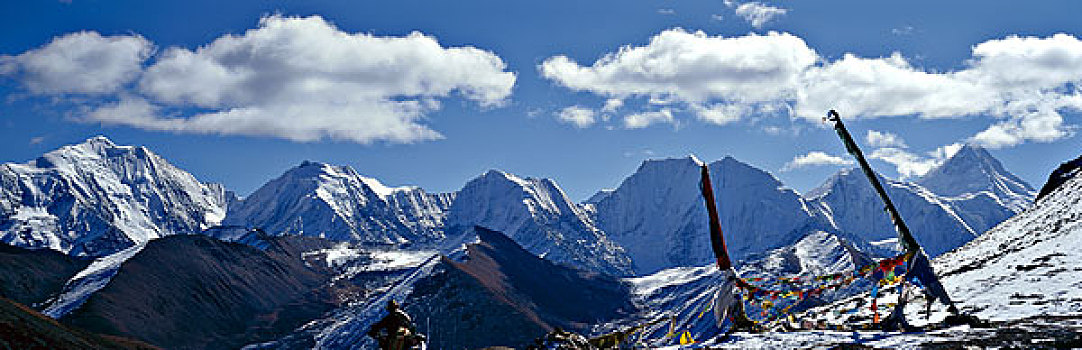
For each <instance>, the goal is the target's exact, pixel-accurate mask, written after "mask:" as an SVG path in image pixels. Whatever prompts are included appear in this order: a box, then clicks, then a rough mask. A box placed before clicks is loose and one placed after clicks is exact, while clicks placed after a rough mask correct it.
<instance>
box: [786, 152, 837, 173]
mask: <svg viewBox="0 0 1082 350" xmlns="http://www.w3.org/2000/svg"><path fill="white" fill-rule="evenodd" d="M852 164H853V161H852V160H850V159H848V158H843V157H839V156H833V155H829V154H826V153H825V152H822V151H811V152H808V153H806V154H803V155H799V156H796V157H795V158H793V160H791V161H789V162H788V163H785V166H784V167H782V168H781V171H793V170H796V169H800V168H804V167H809V166H820V165H852Z"/></svg>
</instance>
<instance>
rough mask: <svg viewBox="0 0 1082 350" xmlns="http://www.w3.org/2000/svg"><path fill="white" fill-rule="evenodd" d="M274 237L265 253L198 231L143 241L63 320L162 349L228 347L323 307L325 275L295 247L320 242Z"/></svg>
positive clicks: (327, 304)
mask: <svg viewBox="0 0 1082 350" xmlns="http://www.w3.org/2000/svg"><path fill="white" fill-rule="evenodd" d="M311 240H312V239H307V240H306V239H304V238H301V237H281V238H274V239H273V240H272V241H271V242H269V247H268V248H267V249H266V250H260V249H257V248H253V247H250V246H247V245H243V244H237V243H229V242H222V241H219V240H216V239H214V238H211V237H207V236H201V235H191V236H170V237H166V238H163V239H158V240H154V241H151V242H150V243H148V244H147V246H146V248H145V249H143V250H142V251H141V252H139V253H138V254H136V255H135V256H134V257H133V258H131V259H129V260H128V261H126V262H124V263H123V265H122V266H121V267H120V270H119V272H117V274H116V276H115V277H114V278H113V279H112V281H110V282H109V284H108V285H107V286H105V288H103V289H101V290H100V291H99V292H97V293H95V294H94V295H92V296H90V298H89V299H88V300H87V301H86V303H85V304H84V305H83V306H82V307H81V308H79V309H76V310H75V311H73V312H71V313H70V314H68V315H67V316H64V317H63V318H62V319H61V320H62V321H63V323H65V324H68V325H72V326H75V327H79V328H83V329H87V330H90V331H93V332H99V333H104V334H111V335H118V336H125V337H131V338H134V339H140V340H143V341H146V342H148V343H151V344H154V345H158V346H162V347H165V348H213V349H228V348H236V347H239V346H241V345H244V344H248V343H252V342H258V341H266V340H270V339H274V338H276V337H278V336H280V335H281V334H283V333H285V332H287V331H289V330H291V329H293V328H295V327H298V326H300V325H301V324H303V323H304V322H307V321H308V320H311V319H313V318H315V317H317V316H319V315H321V314H322V313H323V312H325V311H327V310H329V309H330V308H331V307H332V306H333V304H334V303H335V300H334V298H333V295H331V291H330V290H327V289H326V288H324V284H325V283H327V282H328V281H329V279H330V275H329V274H327V273H325V272H321V271H319V270H316V269H313V268H310V267H308V266H307V265H306V264H305V263H304V262H303V260H302V258H301V255H302V254H301V252H303V251H307V250H311V249H314V248H317V247H322V246H326V242H321V241H311Z"/></svg>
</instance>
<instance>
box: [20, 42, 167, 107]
mask: <svg viewBox="0 0 1082 350" xmlns="http://www.w3.org/2000/svg"><path fill="white" fill-rule="evenodd" d="M153 51H154V46H153V45H152V44H151V43H150V42H149V41H147V40H146V39H144V38H143V37H141V36H138V35H119V36H102V35H101V34H98V33H97V32H78V33H71V34H67V35H64V36H60V37H56V38H54V39H53V41H52V42H50V43H48V44H46V45H44V46H42V47H40V48H37V49H33V50H30V51H27V52H24V53H22V54H19V55H16V56H0V75H5V76H9V77H13V78H15V79H17V80H20V81H21V82H22V83H23V85H24V86H26V88H27V90H29V91H30V92H31V93H33V94H39V95H58V94H108V93H113V92H116V91H118V90H120V89H121V87H123V86H124V85H125V84H128V83H130V82H132V81H133V80H135V79H136V78H137V77H138V76H139V73H140V72H141V71H142V68H143V66H142V64H143V61H145V60H146V59H147V58H148V57H150V55H151V53H152V52H153Z"/></svg>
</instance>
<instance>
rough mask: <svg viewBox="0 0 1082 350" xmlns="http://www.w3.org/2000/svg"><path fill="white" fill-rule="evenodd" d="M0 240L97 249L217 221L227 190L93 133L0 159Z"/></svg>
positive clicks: (74, 250) (75, 250)
mask: <svg viewBox="0 0 1082 350" xmlns="http://www.w3.org/2000/svg"><path fill="white" fill-rule="evenodd" d="M0 183H2V184H3V187H2V188H0V228H3V229H2V230H0V240H2V241H4V242H6V243H9V244H14V245H19V246H25V247H33V248H50V249H54V250H58V251H62V252H65V253H70V254H75V255H91V256H102V255H108V254H111V253H113V252H117V251H119V250H122V249H124V248H127V247H129V246H132V245H134V244H139V243H145V242H146V241H148V240H151V239H154V238H159V237H164V236H168V235H174V234H190V233H197V232H199V231H201V230H203V229H206V228H208V227H210V226H213V225H217V224H218V223H219V222H220V221H221V220H222V218H223V217H224V214H225V206H226V204H227V201H228V199H227V194H226V192H225V190H224V188H222V186H220V185H216V184H204V183H202V182H199V181H198V180H196V179H195V177H194V176H192V175H191V174H189V173H187V172H185V171H183V170H181V169H179V168H177V167H175V166H173V165H172V164H169V162H167V161H165V160H164V159H163V158H161V157H159V156H158V155H156V154H154V153H153V152H151V151H150V150H148V149H147V148H145V147H135V146H118V145H116V144H115V143H113V142H112V141H110V140H109V139H108V138H105V137H103V136H97V137H93V138H90V139H88V140H86V141H85V142H83V143H80V144H76V145H70V146H64V147H61V148H59V149H57V150H54V151H51V152H48V153H46V154H45V155H43V156H41V157H39V158H38V159H36V160H34V161H31V162H29V163H25V164H12V163H8V164H4V165H0Z"/></svg>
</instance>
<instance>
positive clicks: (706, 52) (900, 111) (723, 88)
mask: <svg viewBox="0 0 1082 350" xmlns="http://www.w3.org/2000/svg"><path fill="white" fill-rule="evenodd" d="M731 5H732V6H736V3H731ZM745 5H746V4H745ZM741 6H742V5H741ZM972 52H973V54H972V58H971V59H969V60H967V61H965V62H964V65H963V66H962V68H960V69H957V70H954V71H946V72H941V71H932V70H927V69H923V68H920V67H916V66H914V65H913V64H911V63H910V61H909V60H908V59H906V58H905V57H903V56H902V55H901V54H900V53H894V54H891V55H889V56H887V57H880V58H864V57H858V56H856V55H853V54H844V55H842V58H840V59H837V60H833V61H831V60H827V59H824V58H822V57H820V56H819V55H818V54H816V52H815V51H814V50H812V49H811V48H809V47H808V46H807V45H806V43H805V42H804V41H803V40H802V39H801V38H799V37H796V36H793V35H791V34H785V33H774V32H771V33H768V34H766V35H757V34H749V35H747V36H742V37H733V38H724V37H720V36H718V37H711V36H708V35H706V34H704V33H702V32H695V33H689V32H687V31H685V30H683V29H671V30H666V31H663V32H661V33H659V34H658V35H656V36H654V37H653V38H652V39H651V40H650V43H649V44H647V45H645V46H638V47H634V46H625V47H622V48H620V49H619V50H618V51H616V52H613V53H610V54H607V55H605V56H603V57H602V58H601V59H599V60H597V61H596V62H594V63H593V64H592V65H588V66H582V65H579V64H577V63H575V62H573V61H571V60H570V59H569V58H567V57H565V56H555V57H551V58H549V59H547V60H545V61H544V62H543V63H542V65H541V67H540V70H541V73H542V75H544V76H545V77H546V78H548V79H550V80H552V81H554V82H556V83H558V84H560V85H563V86H565V87H567V88H569V89H571V90H574V91H588V92H592V93H594V94H597V95H601V96H604V97H609V98H621V99H626V98H630V97H641V98H646V99H648V100H649V101H650V103H651V104H654V105H680V106H678V107H680V108H678V109H679V110H687V111H690V112H691V113H693V114H694V115H695V116H696V117H697V118H699V119H700V120H703V121H705V122H708V123H717V124H725V123H731V122H733V121H736V120H740V119H747V118H748V117H753V116H759V115H765V114H767V111H768V110H766V109H764V108H763V107H764V106H782V107H783V108H776V110H777V111H785V112H788V116H789V117H797V118H802V119H805V120H808V121H813V122H815V123H817V124H818V123H819V120H820V118H822V116H823V114H824V113H825V112H826V111H827V110H829V109H836V110H838V111H840V112H841V113H842V115H843V117H845V118H847V119H861V118H879V117H891V116H902V117H915V118H923V119H941V118H960V117H966V116H971V117H980V118H989V119H990V120H991V121H990V122H989V126H988V128H987V129H986V130H984V131H981V132H979V133H977V134H975V135H974V136H973V137H971V138H970V139H969V140H968V141H969V142H974V143H978V144H981V145H983V146H985V147H991V148H995V147H1009V146H1013V145H1017V144H1020V143H1024V142H1031V141H1033V142H1051V141H1055V140H1059V139H1062V138H1065V137H1069V136H1071V135H1073V134H1074V130H1075V127H1074V126H1072V125H1069V124H1067V122H1066V120H1065V119H1064V116H1063V115H1062V113H1063V112H1065V111H1075V112H1078V111H1082V40H1079V39H1078V38H1076V37H1074V36H1072V35H1068V34H1056V35H1053V36H1050V37H1044V38H1038V37H1015V36H1011V37H1007V38H1003V39H996V40H988V41H985V42H982V43H979V44H977V45H975V46H974V47H973V49H972ZM722 106H724V107H725V110H722V109H719V108H718V107H722ZM726 111H727V113H726ZM735 112H743V113H735ZM779 114H780V115H785V113H784V112H780V113H779V112H774V115H779ZM893 158H894V159H900V158H898V157H893Z"/></svg>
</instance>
